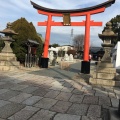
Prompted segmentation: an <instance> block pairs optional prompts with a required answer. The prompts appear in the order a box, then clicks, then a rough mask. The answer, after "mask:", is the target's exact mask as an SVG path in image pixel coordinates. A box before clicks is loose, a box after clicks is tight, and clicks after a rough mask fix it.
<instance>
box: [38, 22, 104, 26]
mask: <svg viewBox="0 0 120 120" xmlns="http://www.w3.org/2000/svg"><path fill="white" fill-rule="evenodd" d="M38 26H47V22H46V21H45V22H38ZM51 26H64V25H63V22H54V21H52V22H51ZM70 26H85V21H83V22H71V25H70ZM90 26H102V22H94V21H90Z"/></svg>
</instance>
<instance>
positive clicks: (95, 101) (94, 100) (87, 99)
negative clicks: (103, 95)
mask: <svg viewBox="0 0 120 120" xmlns="http://www.w3.org/2000/svg"><path fill="white" fill-rule="evenodd" d="M83 103H85V104H98V97H96V96H85V97H84V99H83Z"/></svg>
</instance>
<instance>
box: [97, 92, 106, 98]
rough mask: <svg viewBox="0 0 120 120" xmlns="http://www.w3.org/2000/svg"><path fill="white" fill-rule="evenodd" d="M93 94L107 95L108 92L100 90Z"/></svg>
mask: <svg viewBox="0 0 120 120" xmlns="http://www.w3.org/2000/svg"><path fill="white" fill-rule="evenodd" d="M95 96H106V97H107V96H108V92H107V91H101V92H96V93H95Z"/></svg>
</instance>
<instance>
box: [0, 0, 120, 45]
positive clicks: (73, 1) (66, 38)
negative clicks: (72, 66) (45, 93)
mask: <svg viewBox="0 0 120 120" xmlns="http://www.w3.org/2000/svg"><path fill="white" fill-rule="evenodd" d="M32 1H33V2H35V3H37V4H39V5H42V6H44V7H48V8H53V9H56V8H57V9H76V8H84V7H89V6H93V5H97V4H100V3H102V2H105V1H107V0H32ZM119 14H120V0H116V2H115V4H113V5H112V6H111V7H109V8H107V9H106V10H105V12H104V13H100V14H96V15H93V16H92V17H91V19H92V20H94V21H102V22H103V26H101V27H91V37H90V40H91V45H92V46H101V42H102V41H101V40H100V39H99V38H98V33H101V32H102V30H103V28H104V26H105V23H106V22H107V21H109V20H110V19H111V18H113V17H115V16H116V15H119ZM21 17H24V18H26V19H27V20H28V21H29V22H33V24H34V26H35V28H36V30H37V32H39V33H41V34H42V35H43V37H45V31H46V27H41V26H37V22H39V21H45V20H47V17H46V16H44V15H40V14H38V13H37V10H36V9H34V8H33V6H32V5H31V3H30V0H0V30H3V29H4V28H5V27H6V23H7V22H14V21H15V20H17V19H19V18H21ZM53 20H54V21H62V18H60V17H55V18H53ZM71 20H72V21H82V20H85V17H74V18H72V19H71ZM72 28H73V34H74V36H75V35H77V34H84V27H80V26H79V27H72V26H71V27H70V26H69V27H52V29H51V38H50V43H51V44H53V43H58V44H60V45H65V44H69V43H71V36H70V35H71V29H72Z"/></svg>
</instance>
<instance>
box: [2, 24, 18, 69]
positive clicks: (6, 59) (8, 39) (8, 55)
mask: <svg viewBox="0 0 120 120" xmlns="http://www.w3.org/2000/svg"><path fill="white" fill-rule="evenodd" d="M11 27H12V24H11V23H7V28H6V29H4V30H3V31H0V33H3V34H5V36H4V37H1V38H0V40H3V41H4V43H5V46H4V48H3V49H2V51H1V53H0V70H2V71H7V70H14V69H17V68H19V66H20V63H19V62H18V61H17V60H16V56H15V54H13V51H12V49H11V47H10V44H11V43H12V42H13V41H14V40H13V39H12V36H13V35H17V34H18V33H16V32H15V31H13V30H12V29H11Z"/></svg>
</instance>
